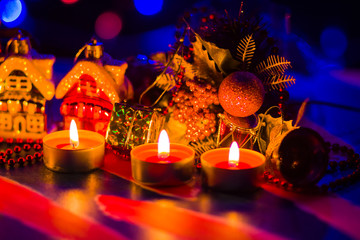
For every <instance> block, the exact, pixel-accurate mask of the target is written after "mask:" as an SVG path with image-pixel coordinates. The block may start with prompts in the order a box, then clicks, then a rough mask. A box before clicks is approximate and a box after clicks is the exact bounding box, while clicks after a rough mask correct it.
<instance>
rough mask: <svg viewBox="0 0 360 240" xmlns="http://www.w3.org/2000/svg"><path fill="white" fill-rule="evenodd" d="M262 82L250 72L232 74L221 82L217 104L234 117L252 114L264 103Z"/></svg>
mask: <svg viewBox="0 0 360 240" xmlns="http://www.w3.org/2000/svg"><path fill="white" fill-rule="evenodd" d="M264 95H265V90H264V86H263V84H262V82H261V81H260V79H259V78H257V77H256V76H255V75H254V74H252V73H250V72H234V73H231V74H230V75H228V76H227V77H226V78H224V80H223V81H222V82H221V84H220V87H219V93H218V96H219V102H220V104H221V106H222V107H223V108H224V110H225V111H226V112H227V113H229V114H231V115H233V116H236V117H247V116H250V115H251V114H254V113H255V112H256V111H257V110H259V108H260V107H261V105H262V104H263V101H264Z"/></svg>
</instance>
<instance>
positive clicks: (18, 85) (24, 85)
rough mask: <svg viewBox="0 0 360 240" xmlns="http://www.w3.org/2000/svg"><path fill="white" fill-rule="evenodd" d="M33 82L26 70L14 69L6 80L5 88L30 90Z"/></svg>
mask: <svg viewBox="0 0 360 240" xmlns="http://www.w3.org/2000/svg"><path fill="white" fill-rule="evenodd" d="M31 87H32V84H31V82H30V81H29V79H28V77H27V76H26V75H25V73H24V72H22V71H20V70H14V71H12V72H11V73H10V75H9V76H8V77H7V78H6V80H5V88H6V89H7V90H16V91H24V92H28V91H30V90H31Z"/></svg>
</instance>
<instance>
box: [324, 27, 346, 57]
mask: <svg viewBox="0 0 360 240" xmlns="http://www.w3.org/2000/svg"><path fill="white" fill-rule="evenodd" d="M320 42H321V47H322V49H323V51H324V53H325V54H326V55H327V56H328V57H330V58H339V57H341V56H342V55H344V53H345V50H346V47H347V38H346V35H345V33H344V31H343V30H341V29H340V28H337V27H327V28H325V29H324V31H323V32H322V33H321V37H320Z"/></svg>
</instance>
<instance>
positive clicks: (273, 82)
mask: <svg viewBox="0 0 360 240" xmlns="http://www.w3.org/2000/svg"><path fill="white" fill-rule="evenodd" d="M294 84H295V78H294V77H293V76H290V75H283V76H278V75H275V76H271V77H269V78H268V79H267V80H265V81H264V86H265V87H267V88H268V89H269V90H279V89H280V88H283V89H284V88H287V87H290V86H291V85H294Z"/></svg>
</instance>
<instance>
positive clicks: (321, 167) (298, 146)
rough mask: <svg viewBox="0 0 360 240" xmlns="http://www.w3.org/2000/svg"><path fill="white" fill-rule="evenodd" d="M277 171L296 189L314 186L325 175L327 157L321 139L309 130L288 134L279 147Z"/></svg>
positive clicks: (298, 130)
mask: <svg viewBox="0 0 360 240" xmlns="http://www.w3.org/2000/svg"><path fill="white" fill-rule="evenodd" d="M279 160H280V166H279V170H280V173H281V175H282V176H283V178H284V179H285V180H286V181H288V182H289V183H292V184H293V185H294V186H296V187H304V186H310V185H315V183H317V182H318V181H319V180H320V179H321V178H322V177H323V175H324V174H325V172H326V169H327V166H328V162H329V155H328V151H327V150H326V144H325V141H324V140H323V138H322V137H321V136H320V135H319V134H318V133H317V132H315V131H314V130H311V129H309V128H298V129H295V130H292V131H291V132H289V133H288V134H287V135H286V137H285V138H284V139H283V141H282V142H281V144H280V147H279Z"/></svg>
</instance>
